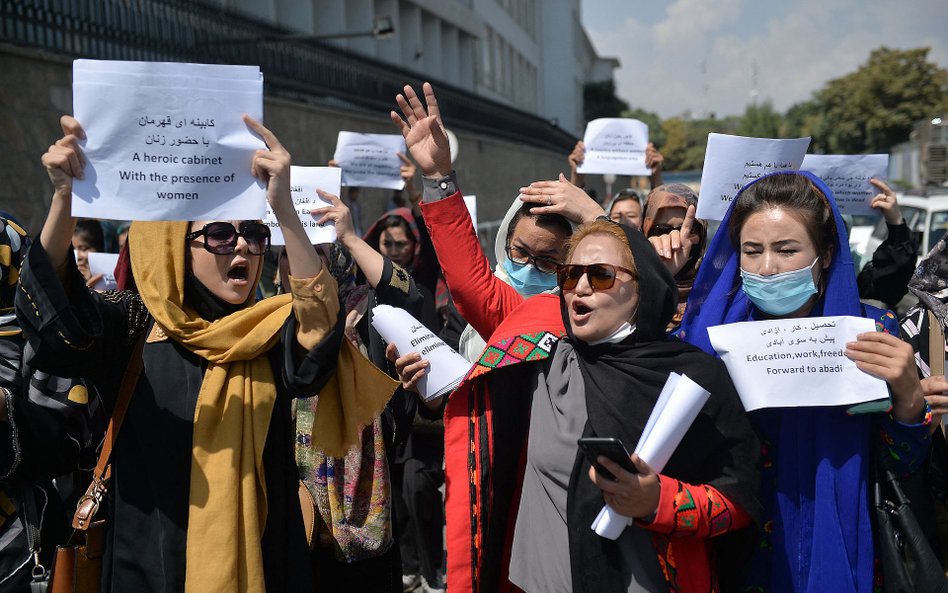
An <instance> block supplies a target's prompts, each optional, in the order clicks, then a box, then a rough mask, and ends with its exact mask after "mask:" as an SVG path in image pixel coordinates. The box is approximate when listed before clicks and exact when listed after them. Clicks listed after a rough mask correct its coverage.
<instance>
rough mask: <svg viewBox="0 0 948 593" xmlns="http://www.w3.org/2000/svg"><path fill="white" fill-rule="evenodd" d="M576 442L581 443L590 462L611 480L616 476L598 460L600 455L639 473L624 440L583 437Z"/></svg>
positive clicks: (580, 446) (580, 445)
mask: <svg viewBox="0 0 948 593" xmlns="http://www.w3.org/2000/svg"><path fill="white" fill-rule="evenodd" d="M576 444H577V445H579V448H580V450H582V452H583V455H585V456H586V459H588V460H589V463H591V464H592V466H593V467H594V468H596V471H597V472H599V473H600V474H602V475H604V476H605V477H607V478H609V479H610V480H615V479H616V477H615V476H614V475H612V472H610V471H609V470H607V469H606V468H604V467H602V465H601V464H600V463H599V462H598V461H597V460H596V459H597V458H598V457H599V456H602V457H605V458H607V459H609V460H610V461H614V462H615V463H617V464H618V465H619V466H620V467H621V468H622V469H624V470H626V471H627V472H631V473H633V474H635V473H638V471H637V470H636V469H635V465H634V464H633V463H632V459H630V455H631V454H630V453H629V450H628V449H626V448H625V445H623V444H622V441H620V440H619V439H617V438H613V437H609V438H600V437H583V438H581V439H579V440H578V441H576Z"/></svg>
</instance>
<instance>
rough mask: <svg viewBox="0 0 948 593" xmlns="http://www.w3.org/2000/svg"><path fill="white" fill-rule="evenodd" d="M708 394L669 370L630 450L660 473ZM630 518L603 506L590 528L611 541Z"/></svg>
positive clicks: (685, 376)
mask: <svg viewBox="0 0 948 593" xmlns="http://www.w3.org/2000/svg"><path fill="white" fill-rule="evenodd" d="M710 396H711V394H710V393H708V391H707V390H705V389H704V388H703V387H701V386H700V385H698V384H697V383H695V382H694V381H692V380H691V378H690V377H688V376H687V375H682V374H678V373H671V374H670V375H669V376H668V379H667V380H666V381H665V386H664V387H663V388H662V392H661V393H660V394H659V396H658V400H657V401H656V402H655V406H654V407H653V408H652V412H651V413H650V414H649V417H648V422H646V423H645V429H644V430H643V431H642V436H641V437H639V442H638V444H637V445H636V446H635V451H634V453H635V454H636V455H638V456H639V457H640V458H641V459H642V461H644V462H645V463H647V464H648V465H649V467H651V468H652V469H653V470H655V473H661V472H662V470H664V469H665V465H666V464H667V463H668V460H669V459H671V457H672V455H673V454H674V453H675V449H677V448H678V445H679V444H680V443H681V440H682V439H683V438H685V433H687V432H688V429H689V428H691V425H692V423H694V421H695V418H697V417H698V413H699V412H701V408H702V407H704V404H705V403H706V402H707V401H708V398H709V397H710ZM633 520H634V519H633V518H631V517H626V516H624V515H621V514H619V513H617V512H616V511H615V509H613V508H612V507H610V506H609V505H606V506H604V507H602V510H601V511H599V515H598V516H596V519H595V520H594V521H593V524H592V529H593V530H594V531H595V532H596V533H597V534H598V535H600V536H602V537H605V538H608V539H613V540H614V539H617V538H618V537H619V535H621V534H622V531H623V530H624V529H625V528H626V527H627V526H628V525H630V524H631V523H632V521H633Z"/></svg>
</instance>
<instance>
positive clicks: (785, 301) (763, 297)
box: [741, 258, 820, 317]
mask: <svg viewBox="0 0 948 593" xmlns="http://www.w3.org/2000/svg"><path fill="white" fill-rule="evenodd" d="M818 261H820V260H819V258H817V259H815V260H813V263H812V264H810V265H808V266H806V267H804V268H800V269H799V270H791V271H789V272H783V273H781V274H773V275H771V276H761V275H760V274H753V273H751V272H748V271H746V270H744V268H741V280H742V283H741V288H742V289H743V290H744V294H746V295H747V298H749V299H750V300H751V302H752V303H754V305H755V306H756V307H757V308H758V309H760V310H761V311H763V312H764V313H767V314H768V315H774V316H775V317H781V316H783V315H789V314H790V313H793V312H794V311H798V310H799V309H800V308H802V307H803V305H805V304H806V302H807V301H808V300H810V297H812V296H813V295H814V294H816V285H815V284H814V283H813V272H812V270H813V266H815V265H816V262H818Z"/></svg>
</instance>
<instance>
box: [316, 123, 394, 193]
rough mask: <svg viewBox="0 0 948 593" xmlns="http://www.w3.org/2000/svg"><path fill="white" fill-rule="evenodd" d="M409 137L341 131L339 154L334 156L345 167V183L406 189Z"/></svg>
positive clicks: (343, 181) (345, 184)
mask: <svg viewBox="0 0 948 593" xmlns="http://www.w3.org/2000/svg"><path fill="white" fill-rule="evenodd" d="M399 152H400V153H402V154H405V153H406V152H408V149H407V148H406V147H405V139H404V138H403V137H402V135H401V134H359V133H356V132H339V138H338V140H336V154H335V155H334V156H333V157H332V158H333V159H334V160H335V161H336V163H338V165H339V166H340V167H341V168H342V185H343V187H380V188H383V189H398V190H401V189H404V187H405V182H404V181H403V180H402V175H401V167H402V160H401V159H400V158H398V154H396V153H399Z"/></svg>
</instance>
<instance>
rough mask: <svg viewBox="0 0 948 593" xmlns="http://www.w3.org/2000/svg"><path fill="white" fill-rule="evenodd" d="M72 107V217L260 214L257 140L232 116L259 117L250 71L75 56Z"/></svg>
mask: <svg viewBox="0 0 948 593" xmlns="http://www.w3.org/2000/svg"><path fill="white" fill-rule="evenodd" d="M252 69H253V70H252ZM254 70H255V71H256V75H255V76H254ZM228 73H231V74H230V76H228ZM73 112H74V114H75V117H76V119H77V120H78V121H79V123H80V124H81V125H82V126H83V129H84V130H85V132H86V139H85V140H83V141H81V142H80V146H81V148H82V151H83V153H84V154H85V157H86V161H87V162H86V166H85V169H84V175H85V178H84V179H76V180H75V181H74V182H73V197H74V199H73V202H72V214H73V216H79V217H91V218H106V219H116V220H221V219H223V220H228V219H230V220H251V219H260V218H263V216H264V213H265V210H266V187H265V185H264V183H263V182H261V181H259V180H258V179H256V178H255V177H253V175H251V173H250V164H251V161H252V159H253V154H254V151H256V150H258V149H263V150H265V149H266V145H265V144H264V142H263V141H262V139H260V138H259V137H257V136H256V135H255V134H254V133H252V132H251V131H250V129H249V128H248V127H247V125H246V124H245V123H244V122H243V120H242V118H241V116H242V115H243V114H244V113H247V114H249V115H250V116H251V117H253V118H255V119H257V120H258V121H260V120H261V119H262V116H263V78H262V75H261V74H260V73H259V69H256V68H255V67H251V66H234V67H231V66H225V65H206V64H177V63H174V64H172V63H148V62H112V61H95V60H76V61H75V63H74V64H73Z"/></svg>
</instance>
